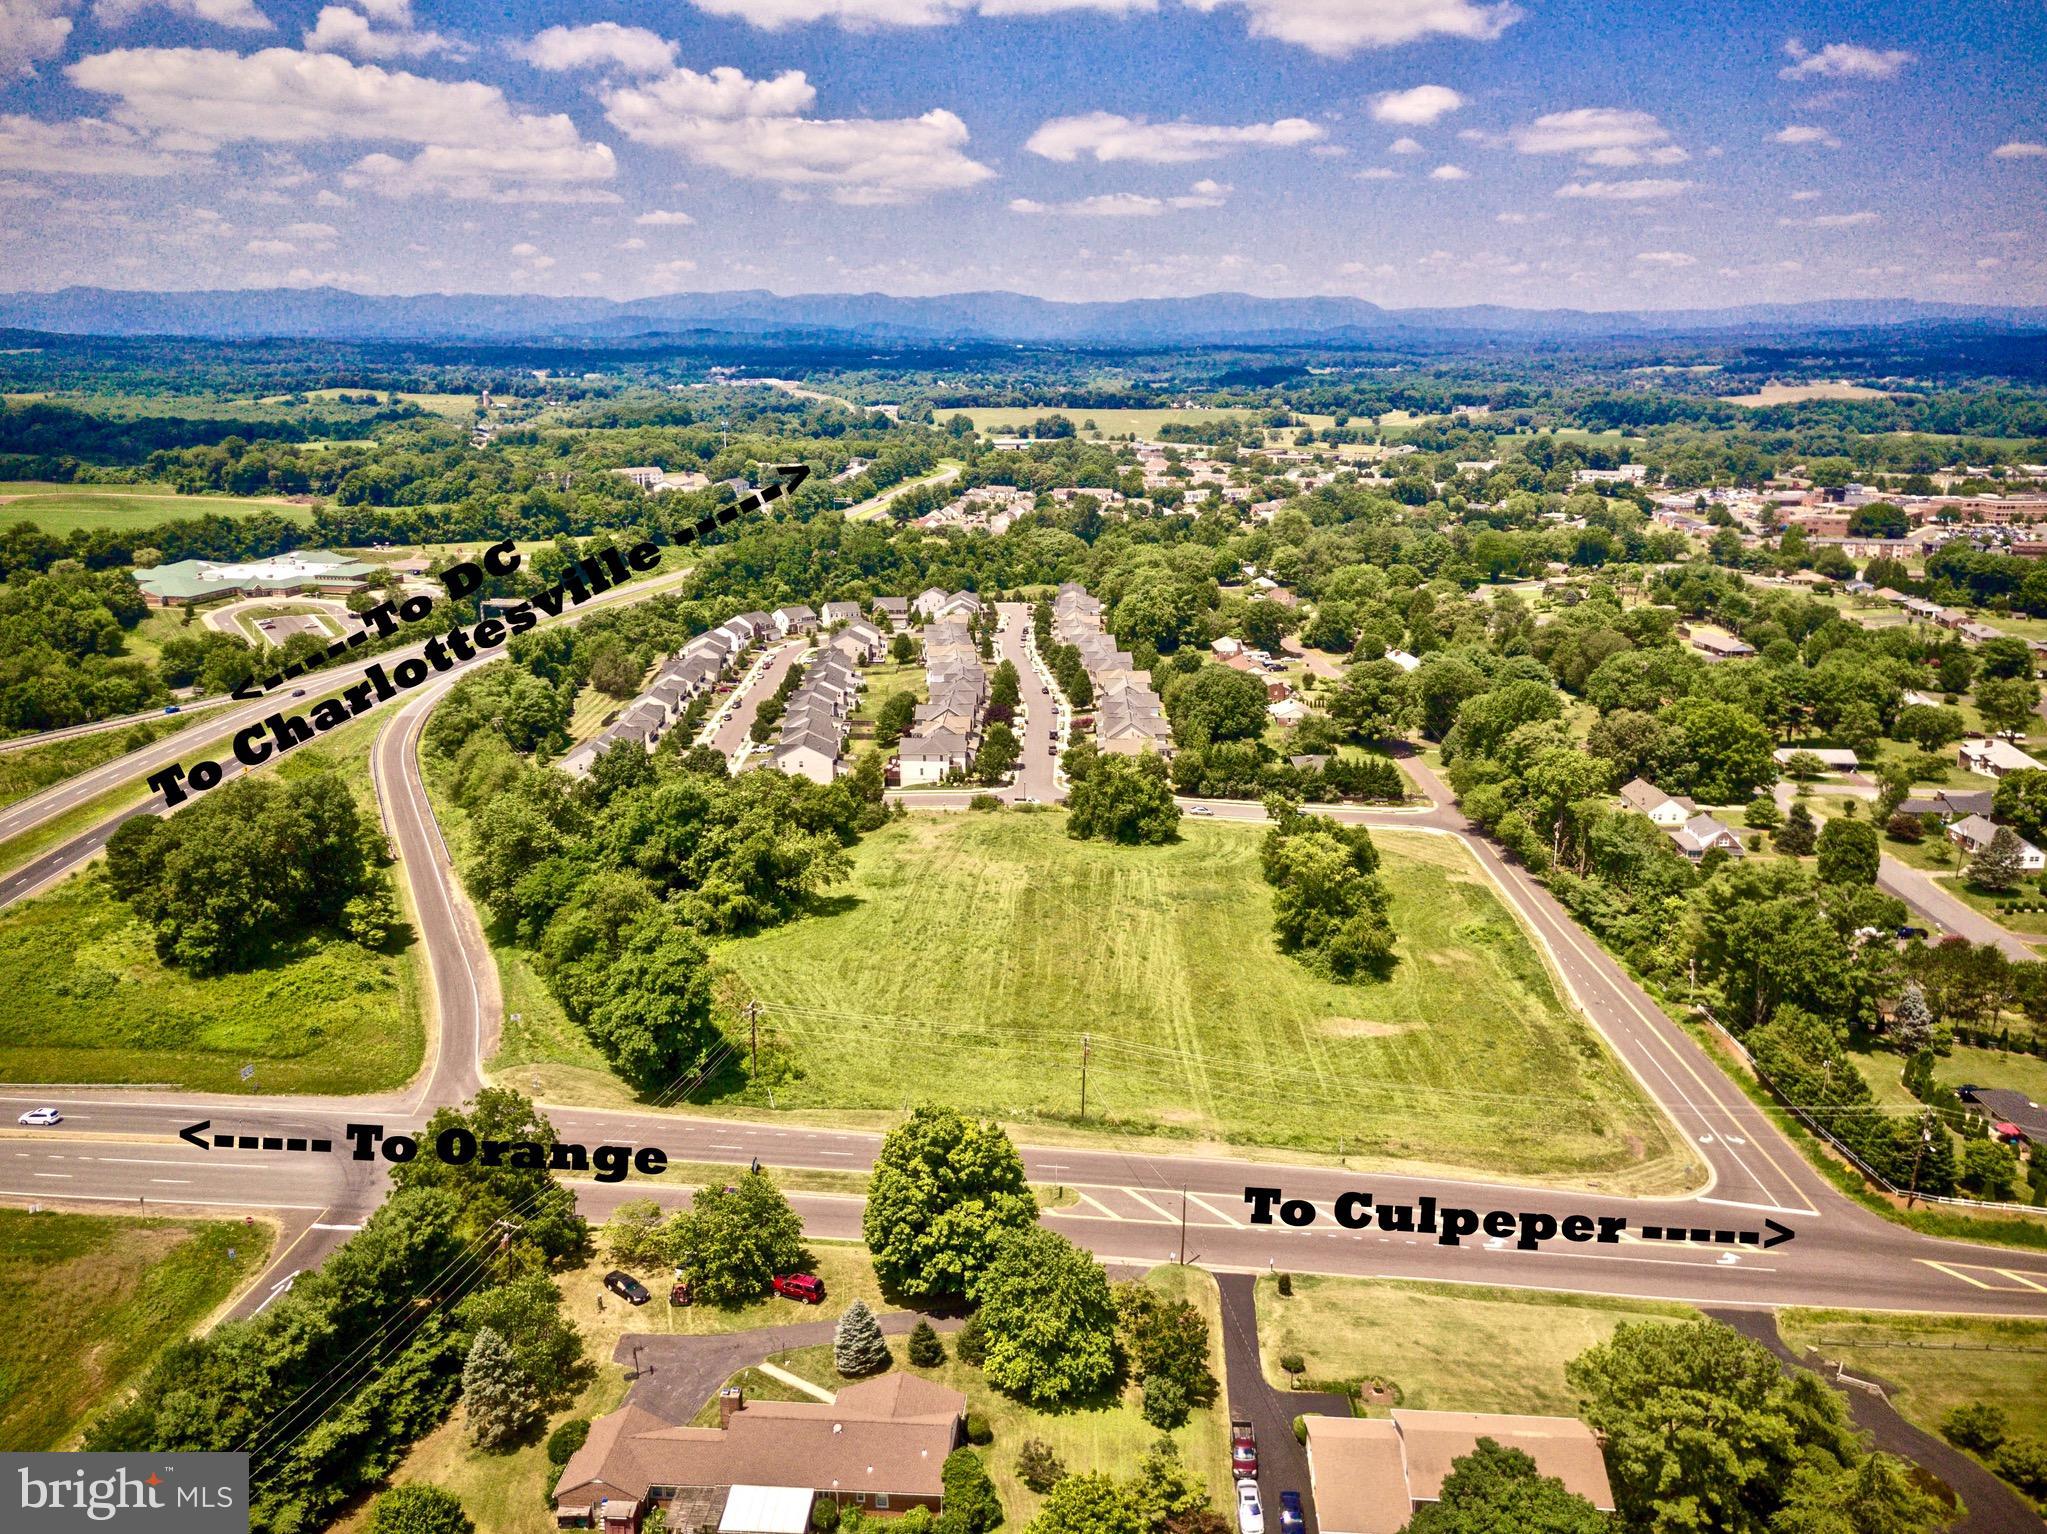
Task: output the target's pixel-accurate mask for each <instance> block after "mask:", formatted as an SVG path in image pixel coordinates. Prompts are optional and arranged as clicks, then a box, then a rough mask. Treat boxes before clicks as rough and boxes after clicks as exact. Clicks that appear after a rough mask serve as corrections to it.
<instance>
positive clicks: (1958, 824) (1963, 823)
mask: <svg viewBox="0 0 2047 1534" xmlns="http://www.w3.org/2000/svg"><path fill="white" fill-rule="evenodd" d="M2001 829H2003V828H2002V827H2000V826H1999V825H1998V824H1997V823H1996V822H1995V821H1992V820H1987V819H1985V818H1984V817H1983V816H1981V815H1965V816H1963V817H1962V818H1961V819H1960V820H1957V821H1955V822H1954V823H1953V824H1952V825H1950V826H1949V827H1948V828H1947V839H1948V840H1949V841H1951V842H1953V843H1954V844H1955V845H1956V846H1957V847H1960V848H1961V849H1962V850H1963V851H1964V852H1966V853H1968V854H1969V855H1970V856H1971V857H1974V856H1975V855H1976V854H1977V853H1979V852H1982V851H1983V850H1984V849H1985V848H1987V847H1988V846H1989V845H1990V843H1991V841H1992V839H1993V838H1995V837H1996V835H1997V833H1998V832H1999V831H2000V830H2001ZM2013 834H2014V835H2017V833H2016V832H2014V833H2013ZM2019 867H2020V868H2021V869H2022V870H2024V871H2025V872H2026V873H2038V872H2039V871H2040V870H2041V869H2043V868H2047V852H2042V851H2041V850H2040V849H2039V848H2038V847H2035V846H2034V845H2033V844H2032V843H2031V842H2029V841H2027V840H2026V839H2025V838H2024V837H2022V836H2021V837H2019Z"/></svg>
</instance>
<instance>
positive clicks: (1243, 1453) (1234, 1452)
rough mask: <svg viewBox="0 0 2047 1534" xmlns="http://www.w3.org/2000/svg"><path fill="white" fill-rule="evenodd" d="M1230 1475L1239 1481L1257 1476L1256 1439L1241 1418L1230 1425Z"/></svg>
mask: <svg viewBox="0 0 2047 1534" xmlns="http://www.w3.org/2000/svg"><path fill="white" fill-rule="evenodd" d="M1230 1474H1231V1475H1232V1476H1234V1477H1235V1478H1236V1479H1237V1480H1240V1481H1244V1480H1256V1479H1257V1476H1258V1438H1257V1435H1256V1434H1254V1433H1253V1432H1252V1431H1251V1424H1250V1423H1249V1422H1248V1421H1246V1420H1244V1419H1243V1418H1241V1417H1239V1418H1237V1419H1236V1420H1235V1421H1233V1422H1231V1423H1230Z"/></svg>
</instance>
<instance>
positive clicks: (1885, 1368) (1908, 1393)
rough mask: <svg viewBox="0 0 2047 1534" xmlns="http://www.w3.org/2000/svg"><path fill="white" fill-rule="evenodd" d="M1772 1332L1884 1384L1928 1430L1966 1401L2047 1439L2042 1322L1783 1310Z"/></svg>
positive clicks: (2046, 1346)
mask: <svg viewBox="0 0 2047 1534" xmlns="http://www.w3.org/2000/svg"><path fill="white" fill-rule="evenodd" d="M1778 1331H1779V1332H1780V1333H1781V1334H1782V1336H1783V1338H1784V1340H1785V1342H1787V1343H1789V1344H1790V1345H1791V1347H1792V1348H1793V1350H1795V1351H1798V1352H1803V1351H1804V1350H1805V1349H1807V1348H1815V1349H1817V1350H1818V1352H1819V1353H1820V1355H1821V1356H1822V1357H1824V1358H1829V1359H1833V1360H1836V1361H1838V1362H1840V1363H1843V1364H1845V1365H1847V1367H1848V1372H1849V1373H1850V1374H1854V1375H1858V1376H1860V1377H1861V1378H1863V1379H1871V1378H1875V1379H1878V1380H1881V1381H1883V1383H1884V1385H1885V1386H1886V1388H1887V1389H1888V1391H1889V1394H1890V1398H1891V1404H1892V1405H1894V1406H1896V1407H1897V1408H1898V1410H1899V1411H1901V1412H1903V1413H1904V1414H1905V1415H1906V1416H1907V1417H1909V1418H1911V1419H1912V1420H1913V1421H1914V1422H1916V1423H1918V1424H1919V1426H1921V1427H1923V1428H1925V1429H1926V1430H1927V1431H1928V1432H1929V1433H1938V1432H1939V1431H1940V1419H1941V1418H1942V1417H1943V1416H1945V1415H1946V1414H1947V1412H1948V1411H1949V1410H1951V1409H1952V1408H1954V1407H1957V1406H1963V1405H1966V1404H1968V1403H1969V1402H1971V1401H1984V1402H1988V1403H1990V1404H1992V1405H1996V1406H2002V1407H2003V1408H2004V1411H2005V1416H2006V1418H2007V1419H2008V1421H2009V1423H2010V1427H2011V1431H2012V1432H2013V1433H2019V1434H2027V1435H2030V1436H2032V1437H2035V1438H2047V1321H2016V1320H2013V1321H2002V1320H1996V1319H1993V1318H1991V1317H1987V1316H1980V1317H1979V1316H1905V1315H1897V1316H1892V1315H1885V1316H1873V1315H1864V1314H1861V1313H1860V1312H1856V1311H1844V1310H1786V1311H1783V1312H1781V1313H1780V1314H1779V1316H1778Z"/></svg>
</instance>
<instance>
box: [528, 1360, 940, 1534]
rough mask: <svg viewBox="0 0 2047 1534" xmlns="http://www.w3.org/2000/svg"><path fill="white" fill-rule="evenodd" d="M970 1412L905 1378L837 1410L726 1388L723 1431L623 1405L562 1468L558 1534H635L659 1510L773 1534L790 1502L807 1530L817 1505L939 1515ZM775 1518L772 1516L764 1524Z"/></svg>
mask: <svg viewBox="0 0 2047 1534" xmlns="http://www.w3.org/2000/svg"><path fill="white" fill-rule="evenodd" d="M966 1405H967V1400H966V1397H965V1396H963V1395H961V1394H960V1393H959V1392H958V1391H956V1390H948V1389H946V1388H945V1387H944V1386H943V1385H938V1384H934V1383H933V1382H931V1381H929V1380H925V1379H920V1378H919V1377H918V1376H916V1375H914V1374H909V1373H905V1372H897V1373H894V1374H885V1375H882V1376H881V1377H879V1378H877V1379H870V1380H862V1381H861V1382H860V1383H859V1384H857V1385H848V1386H847V1387H846V1388H845V1389H844V1390H841V1391H840V1392H839V1393H838V1397H837V1399H835V1400H833V1401H830V1402H825V1401H749V1400H747V1399H746V1397H745V1395H744V1393H743V1392H742V1391H741V1390H740V1389H739V1388H737V1387H732V1386H728V1387H727V1388H726V1389H724V1390H721V1391H720V1392H719V1393H718V1408H719V1423H718V1426H716V1427H686V1426H681V1425H678V1424H675V1423H671V1422H668V1421H666V1420H665V1419H663V1418H662V1417H660V1416H657V1415H656V1414H655V1413H654V1412H652V1411H649V1410H648V1409H647V1408H645V1407H643V1406H639V1405H636V1404H632V1403H628V1404H627V1405H625V1406H622V1407H620V1408H619V1409H618V1410H617V1411H614V1412H608V1413H606V1414H605V1415H604V1416H602V1417H599V1418H598V1419H597V1420H596V1421H594V1422H592V1423H591V1424H590V1434H589V1437H588V1438H586V1439H585V1440H584V1442H583V1447H582V1448H580V1449H578V1450H577V1451H576V1452H575V1453H574V1454H572V1455H571V1456H570V1457H569V1461H568V1463H567V1464H566V1465H565V1466H563V1467H562V1473H561V1478H560V1480H558V1481H557V1482H556V1483H555V1489H554V1511H555V1526H556V1527H557V1528H562V1529H599V1528H601V1529H603V1530H604V1531H605V1534H636V1531H637V1530H638V1529H639V1527H640V1524H641V1521H642V1520H643V1519H644V1518H645V1517H646V1516H647V1514H648V1513H650V1512H652V1511H653V1510H654V1509H655V1508H657V1507H658V1508H661V1509H663V1510H664V1512H665V1513H666V1515H667V1518H668V1520H669V1526H670V1527H672V1528H676V1529H698V1528H702V1527H705V1526H707V1525H708V1526H710V1527H713V1528H720V1527H722V1528H726V1529H731V1530H734V1531H735V1534H772V1531H767V1530H764V1529H763V1528H762V1527H761V1524H762V1523H763V1522H764V1521H765V1522H772V1523H773V1524H774V1525H775V1528H776V1529H777V1530H779V1529H780V1528H781V1527H782V1524H783V1522H784V1521H785V1520H784V1518H783V1516H782V1512H783V1510H782V1508H781V1506H780V1504H781V1503H782V1502H784V1501H788V1500H790V1499H789V1498H788V1496H787V1493H788V1492H790V1491H802V1492H807V1493H808V1494H809V1495H808V1498H807V1499H805V1500H804V1507H803V1513H804V1515H805V1518H806V1520H808V1518H809V1516H810V1504H812V1503H814V1502H815V1501H817V1500H819V1499H825V1500H829V1501H832V1502H835V1503H837V1504H838V1505H839V1506H840V1507H858V1508H860V1509H862V1510H863V1511H864V1512H867V1513H869V1514H875V1513H880V1514H883V1515H888V1514H895V1513H901V1512H905V1511H907V1510H908V1509H910V1508H913V1507H923V1508H928V1509H930V1510H931V1511H932V1512H933V1513H936V1512H939V1511H940V1510H941V1509H942V1507H943V1502H944V1484H943V1481H942V1479H941V1473H940V1472H941V1467H942V1466H943V1465H944V1463H945V1457H946V1456H947V1455H948V1454H950V1453H951V1452H952V1451H953V1450H954V1449H955V1448H957V1447H958V1446H959V1445H960V1443H961V1442H963V1441H964V1438H965V1432H964V1422H965V1416H966ZM763 1490H767V1491H770V1492H773V1493H779V1495H769V1496H762V1495H761V1492H762V1491H763ZM770 1509H773V1511H774V1513H775V1515H776V1516H774V1517H772V1518H769V1519H766V1520H763V1519H762V1518H761V1517H760V1514H761V1513H762V1512H765V1511H768V1510H770ZM788 1511H789V1512H790V1513H792V1514H793V1511H794V1509H793V1506H792V1507H791V1508H790V1509H789V1510H788ZM735 1513H736V1514H737V1515H738V1516H737V1518H736V1519H735V1517H734V1514H735ZM749 1515H750V1516H749Z"/></svg>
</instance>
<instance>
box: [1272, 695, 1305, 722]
mask: <svg viewBox="0 0 2047 1534" xmlns="http://www.w3.org/2000/svg"><path fill="white" fill-rule="evenodd" d="M1265 712H1266V713H1268V714H1270V715H1271V716H1272V717H1273V718H1274V719H1276V720H1278V721H1279V722H1280V723H1281V724H1299V723H1300V722H1301V721H1302V720H1303V719H1305V718H1307V717H1308V705H1307V704H1305V703H1303V702H1302V701H1301V700H1300V699H1299V698H1289V699H1287V700H1286V701H1285V702H1284V703H1268V704H1266V705H1265Z"/></svg>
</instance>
